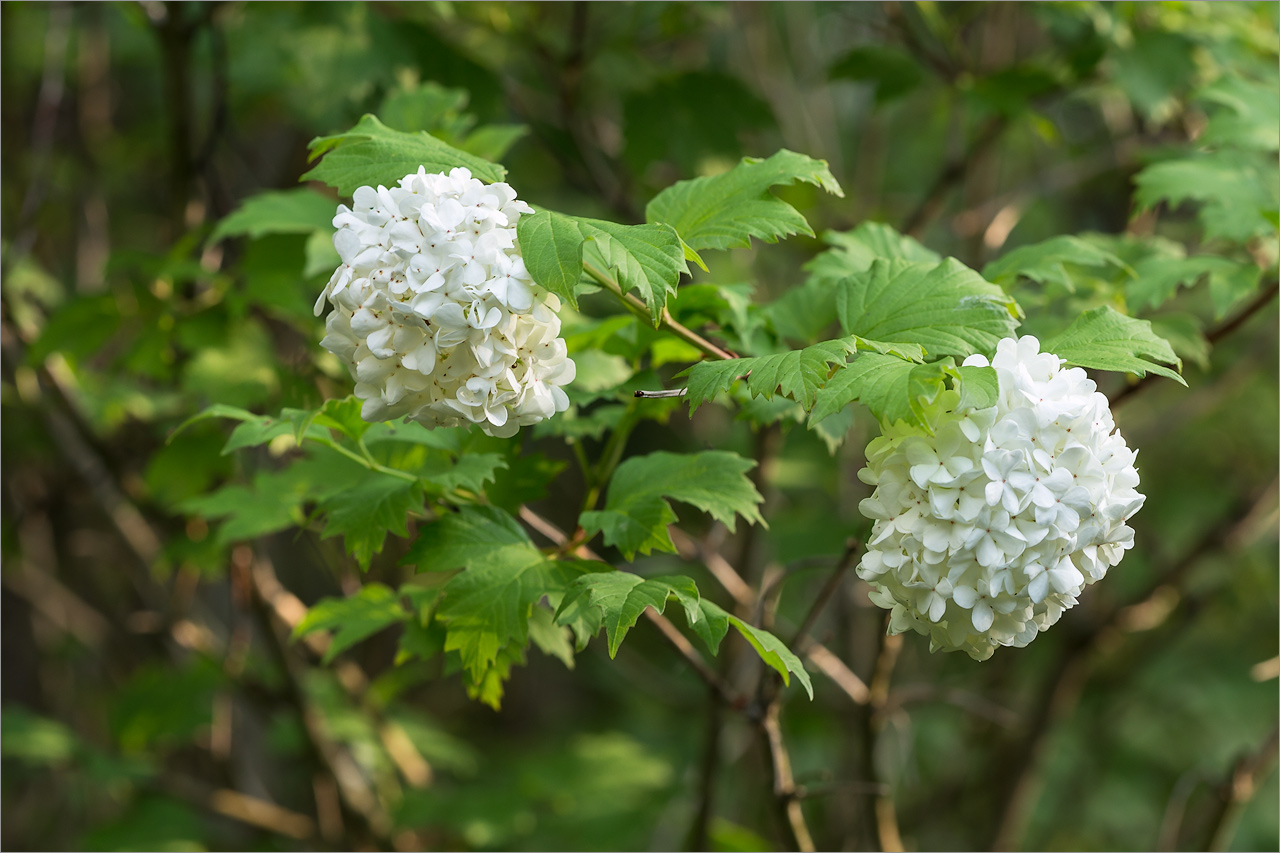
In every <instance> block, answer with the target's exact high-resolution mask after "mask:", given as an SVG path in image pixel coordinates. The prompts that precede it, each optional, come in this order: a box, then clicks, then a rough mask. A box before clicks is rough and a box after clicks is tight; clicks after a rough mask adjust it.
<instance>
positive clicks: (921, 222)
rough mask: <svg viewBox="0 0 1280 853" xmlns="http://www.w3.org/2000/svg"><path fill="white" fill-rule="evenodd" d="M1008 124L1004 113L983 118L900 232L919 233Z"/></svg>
mask: <svg viewBox="0 0 1280 853" xmlns="http://www.w3.org/2000/svg"><path fill="white" fill-rule="evenodd" d="M1008 126H1009V120H1008V119H1007V118H1005V117H1004V116H995V117H993V118H990V119H988V120H987V122H986V123H985V124H984V125H983V126H982V129H981V130H979V131H978V135H977V136H976V137H975V138H974V140H973V142H972V143H970V144H969V147H968V148H966V149H965V150H964V153H963V154H961V155H960V156H959V157H957V158H956V159H954V160H952V161H951V162H950V163H948V164H947V165H946V166H945V167H944V168H943V170H942V171H941V172H940V173H939V174H938V177H936V178H935V179H934V181H933V184H932V186H930V187H929V191H928V192H926V193H925V197H924V199H923V200H921V202H920V204H919V205H917V206H916V209H915V210H913V211H912V212H911V213H910V214H909V215H908V216H907V218H906V220H905V222H904V223H903V226H902V233H904V234H906V235H908V236H911V237H918V236H920V232H922V231H923V230H924V229H925V228H926V227H928V225H929V223H931V222H932V221H933V220H934V219H935V218H937V216H938V214H939V213H941V212H942V205H943V203H944V202H946V200H947V195H948V194H949V193H950V192H951V190H953V189H954V188H955V187H957V186H958V185H959V184H960V183H961V182H962V181H963V180H964V178H965V176H966V175H967V174H968V173H969V169H970V168H972V166H973V164H974V162H975V161H977V160H978V159H980V158H982V157H984V156H986V154H987V152H988V151H989V150H990V149H991V147H992V146H993V145H995V143H996V142H997V141H998V140H999V139H1000V136H1001V134H1003V133H1004V131H1005V128H1007V127H1008Z"/></svg>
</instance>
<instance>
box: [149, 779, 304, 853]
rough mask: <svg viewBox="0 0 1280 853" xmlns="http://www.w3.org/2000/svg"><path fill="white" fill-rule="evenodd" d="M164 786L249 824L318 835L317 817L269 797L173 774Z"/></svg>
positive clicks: (297, 836)
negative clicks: (270, 799) (280, 803)
mask: <svg viewBox="0 0 1280 853" xmlns="http://www.w3.org/2000/svg"><path fill="white" fill-rule="evenodd" d="M162 785H163V788H164V791H165V793H167V794H172V795H174V796H177V797H179V798H181V799H183V800H186V801H187V802H189V803H192V804H193V805H196V806H199V807H201V808H204V809H207V810H208V811H210V812H213V813H214V814H218V815H222V816H223V817H229V818H231V819H232V820H235V821H239V822H240V823H243V824H246V825H247V826H252V827H256V828H257V829H265V830H266V831H267V832H273V833H275V834H276V835H283V836H285V837H286V838H294V839H297V840H298V841H308V840H311V839H312V838H313V837H314V836H315V834H316V822H315V821H314V820H312V819H311V818H309V817H307V816H306V815H304V814H301V813H299V812H295V811H293V810H291V809H286V808H284V807H283V806H278V805H276V804H275V803H272V802H270V801H268V800H263V799H260V798H258V797H252V796H250V795H248V794H242V793H241V792H239V791H232V790H230V789H227V788H211V787H209V786H208V785H205V784H204V783H202V782H199V781H197V780H195V779H191V778H188V777H186V776H180V775H177V774H173V773H167V774H165V776H164V777H163V779H162Z"/></svg>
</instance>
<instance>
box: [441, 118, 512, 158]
mask: <svg viewBox="0 0 1280 853" xmlns="http://www.w3.org/2000/svg"><path fill="white" fill-rule="evenodd" d="M528 134H529V126H528V125H525V124H486V125H484V126H482V127H477V128H476V129H475V130H473V131H471V132H470V133H468V134H467V137H466V139H463V140H462V141H461V142H459V143H458V147H459V148H461V149H462V150H463V151H466V152H467V153H469V154H474V155H476V156H477V157H483V158H484V159H486V160H497V159H499V158H500V157H505V156H506V154H507V152H508V151H510V150H511V146H513V145H515V144H516V143H517V142H519V141H520V140H521V139H524V138H525V137H526V136H527V135H528Z"/></svg>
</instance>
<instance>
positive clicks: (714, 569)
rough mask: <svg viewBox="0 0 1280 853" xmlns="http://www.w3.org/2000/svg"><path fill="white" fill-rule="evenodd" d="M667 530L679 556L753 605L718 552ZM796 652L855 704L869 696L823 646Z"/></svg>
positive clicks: (746, 604) (748, 589) (746, 587)
mask: <svg viewBox="0 0 1280 853" xmlns="http://www.w3.org/2000/svg"><path fill="white" fill-rule="evenodd" d="M667 531H668V532H669V533H670V534H671V541H672V543H674V544H675V546H676V551H677V553H679V554H680V557H681V558H682V559H685V560H688V561H690V562H697V563H701V564H702V565H704V566H706V568H707V570H708V571H709V572H711V575H712V577H714V578H715V579H716V581H717V582H719V584H720V585H721V586H722V587H724V590H725V592H727V593H729V595H730V596H731V597H732V598H733V600H734V601H735V602H737V603H738V605H739V606H741V607H743V608H745V609H746V610H747V611H748V612H750V611H751V610H752V609H753V608H754V607H755V603H756V594H755V592H754V590H752V589H751V585H750V584H748V583H747V582H746V581H745V580H743V579H742V575H740V574H738V571H737V570H736V569H734V567H733V566H732V565H730V564H729V561H728V560H726V559H725V558H724V557H723V556H721V555H720V553H719V552H718V551H715V550H713V549H710V548H706V547H704V546H703V545H702V544H701V543H699V542H697V541H696V540H694V539H693V538H692V537H691V536H689V535H688V534H687V533H685V532H684V531H683V530H680V529H679V528H678V527H675V526H674V525H672V526H670V527H668V528H667ZM796 654H798V655H802V656H803V657H805V658H807V659H808V660H809V662H810V663H812V664H813V665H814V666H815V667H817V668H818V671H819V672H821V673H822V674H823V675H825V676H826V677H827V678H829V679H831V681H832V682H834V683H835V685H836V686H837V687H839V688H840V689H841V690H842V691H843V692H844V694H845V695H846V696H848V697H849V698H850V699H851V700H853V703H854V704H855V705H862V704H865V703H866V701H867V697H868V695H869V691H868V689H867V685H866V683H864V682H863V680H862V679H861V678H859V677H858V676H857V675H856V674H855V673H854V672H853V670H851V669H849V667H848V666H847V665H846V664H845V662H844V661H842V660H841V659H840V657H839V656H838V655H836V654H835V653H834V652H832V651H831V650H830V649H829V648H827V647H826V646H825V645H823V644H822V643H819V642H815V641H811V642H809V643H808V645H807V646H806V647H805V648H804V649H803V650H802V649H796Z"/></svg>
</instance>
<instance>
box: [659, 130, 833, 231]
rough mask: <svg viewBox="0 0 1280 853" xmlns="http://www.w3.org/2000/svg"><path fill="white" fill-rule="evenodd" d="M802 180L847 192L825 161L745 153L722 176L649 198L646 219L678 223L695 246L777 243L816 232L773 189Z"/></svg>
mask: <svg viewBox="0 0 1280 853" xmlns="http://www.w3.org/2000/svg"><path fill="white" fill-rule="evenodd" d="M797 181H803V182H805V183H808V184H813V185H814V186H817V187H821V188H822V189H824V190H826V191H827V192H829V193H832V194H834V195H837V196H841V197H843V196H844V192H843V190H841V189H840V185H839V183H837V182H836V179H835V178H834V177H833V176H832V175H831V172H830V170H829V169H828V168H827V163H826V161H825V160H815V159H813V158H812V157H806V156H805V155H803V154H796V153H795V152H793V151H787V150H786V149H785V148H784V149H783V150H781V151H779V152H778V153H776V154H774V155H773V156H772V157H770V158H768V159H767V160H760V159H758V158H755V157H744V158H743V160H742V162H741V163H739V164H738V165H737V166H735V167H734V168H733V169H730V170H729V171H728V172H725V173H723V174H720V175H713V176H710V177H702V178H694V179H693V180H689V181H680V182H678V183H676V184H673V185H671V186H670V187H667V189H665V190H663V191H662V192H660V193H658V195H657V196H655V197H654V199H653V200H652V201H650V202H649V205H648V206H647V207H646V208H645V219H646V220H648V221H649V222H665V223H667V224H669V225H671V226H673V227H674V228H675V230H676V231H677V232H678V233H679V234H680V238H681V239H682V240H683V241H684V242H685V243H687V244H688V245H689V246H691V247H692V248H694V249H729V248H733V247H743V248H745V247H748V246H750V245H751V238H752V237H755V238H756V239H758V240H764V241H765V242H767V243H776V242H777V241H778V239H779V238H781V237H787V236H790V235H792V234H807V235H809V236H813V229H811V228H810V227H809V223H808V222H806V221H805V218H804V216H802V215H801V214H800V212H799V211H798V210H796V209H795V208H794V207H792V206H791V205H789V204H787V203H786V202H785V201H782V200H781V199H779V198H777V197H776V196H774V195H773V194H772V193H770V192H769V188H770V187H775V186H785V185H790V184H794V183H796V182H797Z"/></svg>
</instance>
